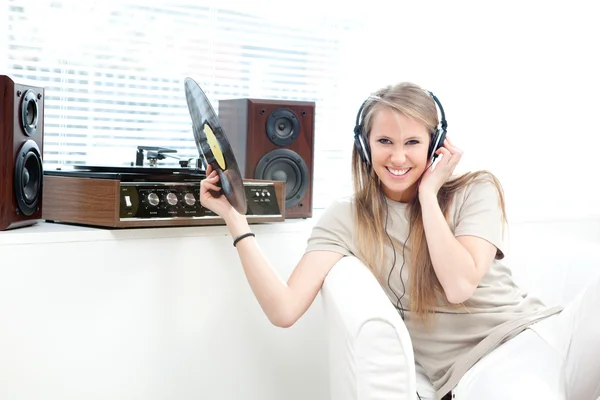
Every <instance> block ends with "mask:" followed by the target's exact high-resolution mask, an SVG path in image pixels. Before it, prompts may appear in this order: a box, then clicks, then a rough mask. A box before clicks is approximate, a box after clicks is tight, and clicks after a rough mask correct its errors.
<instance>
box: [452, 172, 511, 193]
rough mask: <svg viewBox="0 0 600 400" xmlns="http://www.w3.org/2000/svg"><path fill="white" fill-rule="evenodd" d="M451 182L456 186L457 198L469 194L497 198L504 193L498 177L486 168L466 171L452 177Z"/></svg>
mask: <svg viewBox="0 0 600 400" xmlns="http://www.w3.org/2000/svg"><path fill="white" fill-rule="evenodd" d="M451 182H452V183H453V184H454V185H455V186H456V194H457V195H458V196H457V200H458V199H462V200H466V199H467V198H468V197H471V196H475V197H479V196H483V197H494V198H497V197H498V196H499V195H500V196H501V197H503V194H504V191H503V188H502V184H501V183H500V180H499V179H498V177H497V176H496V175H494V174H493V173H492V172H490V171H487V170H479V171H472V172H467V173H464V174H462V175H459V176H456V177H454V178H453V179H452V180H451Z"/></svg>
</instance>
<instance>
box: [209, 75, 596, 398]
mask: <svg viewBox="0 0 600 400" xmlns="http://www.w3.org/2000/svg"><path fill="white" fill-rule="evenodd" d="M436 103H437V104H438V106H439V107H440V111H441V114H442V118H441V122H440V121H439V119H438V110H437V108H436ZM438 124H441V128H440V127H438ZM445 129H446V126H445V118H444V117H443V109H442V108H441V104H439V102H438V101H437V98H436V97H435V96H433V95H432V94H431V93H429V92H426V91H424V90H423V89H421V88H420V87H418V86H416V85H413V84H409V83H401V84H398V85H395V86H389V87H386V88H383V89H381V90H379V91H377V92H376V93H374V94H373V95H372V96H371V97H369V99H367V101H366V102H365V103H364V104H363V106H362V107H361V109H360V111H359V115H358V117H357V128H356V130H355V133H356V137H355V148H354V151H353V156H352V171H353V179H354V195H353V196H351V197H350V198H348V199H341V200H338V201H336V202H334V204H332V205H331V206H330V207H329V208H328V209H327V210H326V211H325V213H324V214H323V216H322V217H321V218H320V219H319V221H318V222H317V224H316V225H315V227H314V229H313V232H312V235H311V236H310V238H309V240H308V246H307V249H306V252H305V254H304V256H303V257H302V258H301V260H300V261H299V263H298V265H297V266H296V268H295V270H294V272H293V273H292V275H291V276H290V278H289V280H288V282H287V283H286V282H284V281H282V280H281V278H280V277H279V276H278V275H277V274H276V272H275V271H274V270H273V269H272V268H271V267H270V265H269V261H268V260H267V259H266V258H265V257H264V255H263V254H262V253H261V251H260V249H259V248H258V246H257V244H256V241H255V240H254V239H253V238H252V234H251V232H250V228H249V226H248V223H247V221H246V218H245V216H243V215H240V214H239V213H237V212H236V211H235V210H234V209H233V208H232V207H231V205H230V204H229V203H228V202H227V200H226V199H225V197H224V196H220V197H218V198H215V197H213V196H211V194H210V193H209V190H219V187H218V186H217V185H216V184H217V182H218V176H217V175H216V173H215V172H214V171H211V170H210V168H209V169H208V170H207V177H206V179H205V180H203V181H202V184H201V202H202V205H203V206H205V207H207V208H209V209H211V210H212V211H214V212H216V213H217V214H219V215H220V216H221V217H222V218H224V220H225V222H226V224H227V226H228V227H229V230H230V233H231V235H232V237H233V238H235V241H234V244H235V245H236V248H237V250H238V253H239V256H240V259H241V262H242V265H243V268H244V271H245V273H246V276H247V278H248V281H249V283H250V285H251V287H252V290H253V292H254V294H255V296H256V298H257V299H258V301H259V303H260V305H261V307H262V309H263V310H264V312H265V313H266V315H267V316H268V318H269V320H270V321H271V322H272V323H273V324H274V325H276V326H280V327H289V326H291V325H293V324H294V323H295V322H296V320H298V318H300V316H301V315H302V314H303V313H304V312H305V311H306V309H307V308H308V307H309V306H310V304H311V303H312V302H313V300H314V298H315V296H316V295H317V293H318V292H319V290H320V288H321V285H322V284H323V281H324V279H325V277H326V275H327V273H328V272H329V270H330V269H331V268H332V267H333V265H335V264H336V262H337V261H339V260H340V259H341V258H342V257H344V256H356V257H358V258H359V259H361V260H362V261H363V262H364V263H365V264H366V265H367V266H368V267H369V268H370V269H371V270H372V271H373V273H374V275H375V276H376V277H377V278H378V280H379V281H380V283H381V285H382V287H383V288H384V290H385V291H386V293H387V295H388V297H389V299H390V301H391V302H392V303H393V304H394V306H395V307H396V309H397V310H398V312H399V313H400V315H401V316H402V318H403V319H404V322H405V324H406V326H407V328H408V331H409V333H410V335H411V339H412V342H413V348H414V351H415V360H416V361H417V363H418V364H420V365H421V366H422V367H423V369H424V371H425V372H426V374H427V376H428V378H429V380H430V381H431V382H432V383H433V386H434V388H435V390H436V393H435V398H436V399H441V398H445V397H446V396H450V395H451V396H453V397H454V398H455V399H468V400H473V399H496V398H498V399H500V398H502V399H521V398H523V399H525V398H527V399H530V398H544V399H567V398H568V399H582V400H586V399H589V400H595V399H596V398H597V397H598V396H600V364H599V361H598V360H600V322H598V321H599V319H598V318H589V317H590V316H593V315H595V312H594V311H595V309H594V308H595V306H596V305H599V304H600V281H595V282H594V283H593V284H592V285H590V288H589V289H588V290H586V291H585V292H584V293H582V294H581V296H580V297H579V298H578V299H577V300H576V301H574V302H573V304H571V305H569V306H568V307H567V308H566V309H565V310H561V309H560V308H548V307H546V306H544V304H543V303H542V302H541V301H539V300H538V299H535V298H532V297H529V296H526V295H524V294H523V293H522V292H521V291H520V289H519V288H518V287H517V286H516V285H515V283H514V282H513V280H512V277H511V273H510V270H509V269H508V268H507V267H506V266H505V265H504V264H503V262H502V260H503V258H504V245H503V229H504V226H505V222H506V218H505V209H504V197H503V193H502V189H501V186H500V184H499V182H498V181H497V179H496V178H495V177H494V176H493V175H492V174H491V173H489V172H485V171H480V172H474V173H467V174H464V175H462V176H459V177H454V176H452V174H453V171H454V169H455V167H456V165H457V164H458V162H459V161H460V158H461V151H460V150H459V149H458V148H457V147H455V146H454V144H453V143H452V141H450V139H448V138H445V140H444V137H445ZM440 138H442V142H443V143H442V144H440V145H436V140H439V139H440ZM438 156H441V158H440V159H439V160H436V163H435V164H434V163H433V161H434V160H435V159H436V157H438ZM584 316H587V317H585V318H584ZM531 393H533V394H534V395H533V397H532V394H531Z"/></svg>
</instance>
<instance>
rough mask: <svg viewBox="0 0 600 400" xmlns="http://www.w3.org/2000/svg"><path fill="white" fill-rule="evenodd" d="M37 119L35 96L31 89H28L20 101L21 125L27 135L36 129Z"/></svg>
mask: <svg viewBox="0 0 600 400" xmlns="http://www.w3.org/2000/svg"><path fill="white" fill-rule="evenodd" d="M38 119H39V114H38V105H37V96H36V94H35V93H34V92H33V91H32V90H28V91H26V92H25V95H24V96H23V100H22V102H21V125H22V126H23V130H24V131H25V133H26V134H27V135H28V136H31V135H33V134H34V133H35V131H36V130H37V124H38Z"/></svg>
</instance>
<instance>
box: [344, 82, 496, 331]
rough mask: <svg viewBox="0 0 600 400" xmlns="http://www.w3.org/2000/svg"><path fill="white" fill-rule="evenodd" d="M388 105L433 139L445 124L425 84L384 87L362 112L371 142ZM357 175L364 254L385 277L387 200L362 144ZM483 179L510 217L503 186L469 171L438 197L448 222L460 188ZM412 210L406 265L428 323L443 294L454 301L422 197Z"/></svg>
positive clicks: (417, 307)
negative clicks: (436, 257) (432, 252)
mask: <svg viewBox="0 0 600 400" xmlns="http://www.w3.org/2000/svg"><path fill="white" fill-rule="evenodd" d="M384 107H388V108H391V109H393V110H396V111H398V112H400V113H402V114H404V115H406V116H408V117H410V118H413V119H414V120H416V121H419V122H421V123H423V124H424V125H425V127H426V128H427V130H428V131H429V133H430V135H431V137H433V135H434V133H435V131H436V127H437V125H438V123H439V121H438V114H437V108H436V106H435V103H434V100H433V98H432V97H431V96H430V94H429V93H428V92H426V91H424V90H423V89H422V88H420V87H419V86H417V85H414V84H412V83H406V82H405V83H399V84H397V85H393V86H387V87H384V88H382V89H380V90H378V91H377V92H375V93H373V95H372V96H371V97H370V98H369V99H368V100H367V102H366V103H365V105H364V108H363V114H362V115H363V132H365V135H366V137H365V141H366V142H367V143H368V140H369V134H370V131H371V127H372V121H373V116H374V115H375V113H376V112H377V111H378V110H380V109H382V108H384ZM352 177H353V183H354V217H355V219H356V220H355V223H356V232H357V245H358V250H359V252H360V255H359V257H360V258H361V259H362V261H363V262H364V263H365V264H366V265H367V266H368V267H369V268H370V269H371V271H372V272H373V273H374V274H375V275H376V276H377V277H378V279H380V281H381V280H382V277H381V272H382V268H381V266H382V265H383V264H384V263H385V262H388V261H389V260H386V259H385V246H386V245H387V244H388V243H389V238H388V236H387V234H386V231H385V229H386V227H385V223H386V207H387V203H386V198H385V195H384V193H383V191H382V188H381V185H380V181H379V178H378V177H377V175H376V174H375V172H374V171H373V169H372V168H370V167H368V166H367V165H365V164H364V163H363V162H362V160H361V158H360V155H359V154H358V152H357V149H356V147H355V148H354V150H353V152H352ZM480 179H487V180H490V181H491V182H492V183H493V184H494V185H495V186H496V188H497V189H498V194H499V201H500V206H501V208H502V212H503V217H504V221H506V212H505V204H504V194H503V190H502V186H501V185H500V182H499V181H498V179H497V178H496V177H495V176H494V175H493V174H491V173H490V172H489V171H476V172H469V173H465V174H463V175H460V176H457V177H453V178H452V179H450V180H448V182H446V183H445V184H444V185H443V186H442V187H441V188H440V190H439V192H438V195H437V197H438V202H439V205H440V208H441V210H442V213H443V214H444V216H445V217H446V220H448V210H449V208H450V204H451V203H452V200H453V198H454V195H455V194H456V192H458V191H459V190H460V189H462V188H464V187H465V186H467V185H469V184H470V183H472V182H474V181H475V180H480ZM407 212H408V214H409V215H410V221H409V223H410V224H411V230H410V232H411V233H410V235H409V238H408V242H407V243H406V245H407V247H408V248H410V249H411V252H410V258H409V260H407V264H406V265H407V266H408V267H409V277H410V278H409V286H410V290H409V296H410V311H412V312H415V313H416V314H417V315H418V316H419V317H420V319H421V320H422V321H423V322H425V323H426V322H427V319H428V316H429V314H430V313H431V312H432V311H433V309H434V307H435V306H436V305H437V303H438V298H439V299H441V300H442V301H445V303H446V305H448V306H450V303H449V302H447V300H446V296H445V295H444V291H443V288H442V286H441V284H440V282H439V280H438V279H437V276H436V274H435V271H434V269H433V265H432V263H431V258H430V256H429V250H428V248H427V239H426V237H425V230H424V228H423V220H422V215H421V205H420V203H419V199H418V196H415V198H414V199H413V200H412V201H411V202H410V203H408V207H407ZM374 244H375V245H374ZM393 246H394V248H395V250H396V251H399V249H402V246H403V244H401V243H398V241H396V240H393Z"/></svg>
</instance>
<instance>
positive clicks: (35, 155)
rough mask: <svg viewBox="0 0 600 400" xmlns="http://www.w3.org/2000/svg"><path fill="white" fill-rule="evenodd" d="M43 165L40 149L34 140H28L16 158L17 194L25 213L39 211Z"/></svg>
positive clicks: (18, 205)
mask: <svg viewBox="0 0 600 400" xmlns="http://www.w3.org/2000/svg"><path fill="white" fill-rule="evenodd" d="M43 175H44V171H43V165H42V157H41V154H40V149H39V148H38V146H37V144H35V142H34V141H33V140H28V141H26V142H25V143H24V144H23V146H22V147H21V148H20V149H19V153H18V154H17V158H16V160H15V179H14V183H15V185H14V186H15V187H14V189H15V196H16V199H17V207H18V208H19V212H20V213H21V214H23V215H26V216H30V215H33V213H34V212H36V211H37V208H38V204H39V202H40V199H41V197H42V180H43Z"/></svg>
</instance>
